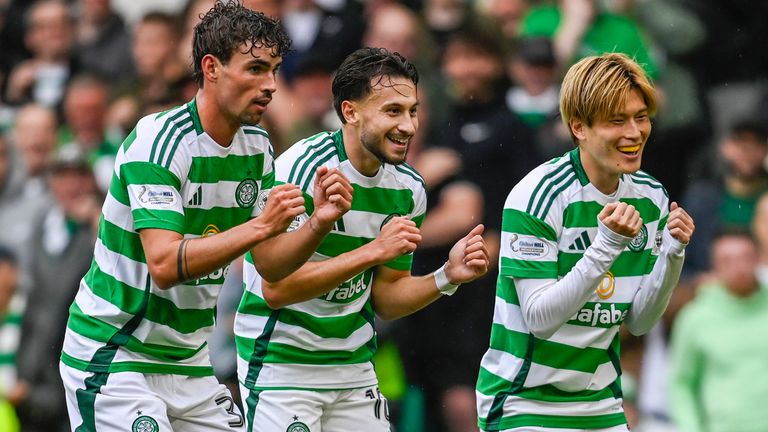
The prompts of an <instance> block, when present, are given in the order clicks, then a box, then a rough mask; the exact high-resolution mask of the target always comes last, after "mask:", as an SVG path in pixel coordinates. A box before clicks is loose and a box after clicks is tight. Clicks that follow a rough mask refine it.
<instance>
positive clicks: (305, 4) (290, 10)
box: [251, 0, 365, 84]
mask: <svg viewBox="0 0 768 432" xmlns="http://www.w3.org/2000/svg"><path fill="white" fill-rule="evenodd" d="M256 3H259V2H256ZM337 3H339V4H341V6H342V7H341V8H339V9H337V10H330V9H325V8H323V7H322V6H321V5H320V2H317V1H315V0H285V1H283V4H282V9H281V17H280V18H281V22H282V24H283V26H284V27H285V30H286V31H287V32H288V36H289V37H290V38H291V40H292V41H293V45H292V50H291V52H289V53H288V54H286V56H285V57H284V58H283V65H282V66H281V69H280V71H281V74H282V75H283V77H284V78H285V80H286V82H287V83H288V84H291V81H292V80H293V77H294V74H295V72H296V68H297V67H298V66H299V64H300V63H301V59H302V58H303V57H304V56H306V55H308V54H310V53H322V54H323V55H324V56H325V57H326V59H328V61H329V63H331V64H334V65H339V64H341V61H342V60H343V59H344V58H345V57H346V56H347V55H348V54H349V53H351V52H352V51H354V50H355V49H357V48H359V47H360V45H361V40H360V38H361V36H362V34H363V30H364V29H365V21H364V20H363V19H362V18H363V15H362V13H363V8H362V5H360V3H359V2H356V1H350V0H342V1H340V2H337ZM251 6H253V5H251Z"/></svg>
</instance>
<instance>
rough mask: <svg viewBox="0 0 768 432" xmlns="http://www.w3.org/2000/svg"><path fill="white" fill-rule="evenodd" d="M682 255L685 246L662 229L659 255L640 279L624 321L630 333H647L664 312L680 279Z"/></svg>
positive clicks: (683, 255) (683, 254) (637, 334)
mask: <svg viewBox="0 0 768 432" xmlns="http://www.w3.org/2000/svg"><path fill="white" fill-rule="evenodd" d="M684 258H685V245H683V244H681V243H680V242H679V241H677V240H676V239H675V238H674V237H672V235H671V234H670V233H669V230H667V229H665V230H664V233H663V239H662V246H661V251H660V252H659V258H658V259H657V260H656V264H655V265H654V266H653V270H652V271H651V273H650V274H649V275H647V276H646V277H645V278H643V281H642V282H641V284H640V289H638V291H637V293H636V294H635V298H634V299H633V300H632V307H631V308H630V310H629V314H627V319H626V320H625V321H624V324H625V325H626V326H627V329H628V330H629V331H630V333H632V334H633V335H636V336H639V335H642V334H645V333H647V332H648V331H650V330H651V328H652V327H653V326H654V325H655V324H656V322H657V321H658V320H659V319H660V318H661V316H662V314H664V310H665V309H666V308H667V305H668V304H669V299H670V297H671V296H672V292H673V291H674V289H675V287H676V286H677V282H678V281H679V280H680V272H681V271H682V268H683V261H684Z"/></svg>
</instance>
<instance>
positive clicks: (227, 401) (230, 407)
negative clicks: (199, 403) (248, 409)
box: [216, 395, 245, 428]
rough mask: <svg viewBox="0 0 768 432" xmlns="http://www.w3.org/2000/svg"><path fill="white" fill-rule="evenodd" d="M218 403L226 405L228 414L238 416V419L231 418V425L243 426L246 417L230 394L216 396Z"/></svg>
mask: <svg viewBox="0 0 768 432" xmlns="http://www.w3.org/2000/svg"><path fill="white" fill-rule="evenodd" d="M216 405H222V406H224V409H225V410H226V411H227V414H230V415H232V416H234V417H237V420H230V422H229V427H233V428H235V427H241V426H243V425H244V424H245V419H243V416H242V415H241V414H240V412H239V411H238V410H237V409H236V407H235V401H234V400H232V398H231V397H230V396H226V395H225V396H219V397H218V398H216Z"/></svg>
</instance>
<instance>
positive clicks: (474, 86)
mask: <svg viewBox="0 0 768 432" xmlns="http://www.w3.org/2000/svg"><path fill="white" fill-rule="evenodd" d="M503 70H504V69H503V67H502V63H501V59H499V58H497V57H496V56H494V55H493V54H491V53H489V52H487V51H486V50H484V49H483V48H482V47H478V46H473V45H471V44H468V43H466V42H464V41H452V42H450V43H449V44H448V46H447V47H446V49H445V54H444V57H443V72H444V73H445V75H446V76H447V77H448V79H449V80H450V81H451V86H452V88H451V89H452V90H454V91H455V92H456V97H457V99H458V100H460V101H462V102H465V103H467V102H475V103H479V102H484V101H486V100H488V99H490V98H491V97H492V96H493V94H492V92H493V88H494V83H495V82H496V80H498V79H499V77H500V76H501V75H502V74H503Z"/></svg>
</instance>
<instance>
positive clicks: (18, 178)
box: [0, 133, 23, 226]
mask: <svg viewBox="0 0 768 432" xmlns="http://www.w3.org/2000/svg"><path fill="white" fill-rule="evenodd" d="M15 159H16V158H15V156H14V155H13V152H12V149H11V146H10V144H9V143H8V140H7V139H6V137H5V135H3V134H1V133H0V221H2V220H3V219H2V216H1V215H2V212H3V210H2V209H4V208H6V205H7V204H8V203H9V202H11V201H13V199H14V198H16V197H17V196H18V195H19V194H20V193H21V188H22V187H23V179H22V176H23V173H22V171H21V170H20V169H19V168H18V164H16V163H14V162H16V160H15ZM3 226H7V225H3Z"/></svg>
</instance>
